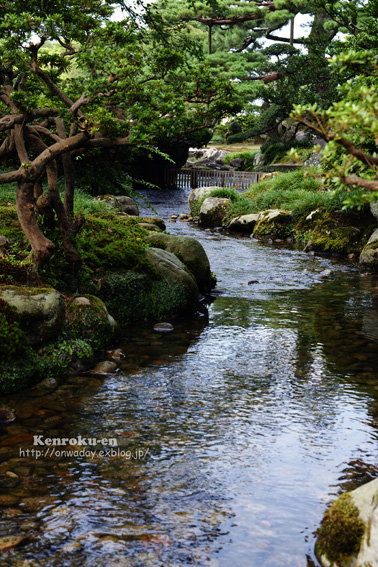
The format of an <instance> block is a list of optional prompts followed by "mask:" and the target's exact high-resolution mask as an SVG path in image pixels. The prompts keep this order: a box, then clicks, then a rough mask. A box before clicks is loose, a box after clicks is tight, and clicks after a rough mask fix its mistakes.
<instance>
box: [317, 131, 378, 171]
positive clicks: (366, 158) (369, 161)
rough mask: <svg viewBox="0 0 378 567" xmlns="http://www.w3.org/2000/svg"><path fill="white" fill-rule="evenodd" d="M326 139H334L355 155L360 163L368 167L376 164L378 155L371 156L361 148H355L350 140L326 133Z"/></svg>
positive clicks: (377, 163)
mask: <svg viewBox="0 0 378 567" xmlns="http://www.w3.org/2000/svg"><path fill="white" fill-rule="evenodd" d="M328 139H329V140H333V139H334V140H335V142H337V143H338V144H340V145H341V146H343V147H344V148H345V149H346V151H347V152H348V153H349V154H351V155H352V156H354V157H356V158H357V159H358V160H359V161H362V163H364V164H365V165H368V166H369V167H371V166H372V165H373V164H374V165H378V157H372V156H370V155H369V154H367V153H365V152H364V151H363V150H360V149H358V148H356V146H354V145H353V144H352V142H350V141H349V140H347V139H346V138H336V135H335V134H328Z"/></svg>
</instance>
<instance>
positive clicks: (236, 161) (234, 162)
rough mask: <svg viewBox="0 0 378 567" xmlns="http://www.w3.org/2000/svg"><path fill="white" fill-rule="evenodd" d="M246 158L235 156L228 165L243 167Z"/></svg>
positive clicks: (237, 167)
mask: <svg viewBox="0 0 378 567" xmlns="http://www.w3.org/2000/svg"><path fill="white" fill-rule="evenodd" d="M243 163H244V160H243V158H234V159H232V160H231V161H230V162H229V164H228V165H230V166H231V167H234V168H235V169H241V168H242V167H243Z"/></svg>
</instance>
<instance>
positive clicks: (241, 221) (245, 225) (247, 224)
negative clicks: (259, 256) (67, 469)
mask: <svg viewBox="0 0 378 567" xmlns="http://www.w3.org/2000/svg"><path fill="white" fill-rule="evenodd" d="M259 220H260V213H256V214H250V215H241V216H240V217H235V218H234V219H232V221H231V222H230V224H229V225H228V227H227V228H229V229H230V230H235V231H236V232H247V233H249V234H251V233H252V232H253V229H254V228H255V225H256V223H257V222H258V221H259Z"/></svg>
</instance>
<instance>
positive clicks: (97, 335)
mask: <svg viewBox="0 0 378 567" xmlns="http://www.w3.org/2000/svg"><path fill="white" fill-rule="evenodd" d="M115 329H116V322H115V320H114V319H113V317H111V316H110V315H109V313H108V310H107V308H106V305H105V304H104V302H103V301H102V300H101V299H99V298H98V297H96V296H94V295H89V294H88V295H80V296H77V297H73V298H72V299H71V301H70V302H69V304H68V305H67V308H66V321H65V333H66V335H67V336H68V337H69V338H72V339H78V338H80V339H83V340H85V341H86V342H88V344H89V345H90V346H91V347H92V348H93V349H94V350H102V349H104V348H105V347H106V346H107V345H109V344H110V342H111V340H112V337H113V336H114V333H115Z"/></svg>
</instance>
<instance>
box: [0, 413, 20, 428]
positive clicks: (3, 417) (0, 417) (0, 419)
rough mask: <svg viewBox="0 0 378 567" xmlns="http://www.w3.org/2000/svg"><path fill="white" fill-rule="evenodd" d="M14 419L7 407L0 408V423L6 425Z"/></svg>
mask: <svg viewBox="0 0 378 567" xmlns="http://www.w3.org/2000/svg"><path fill="white" fill-rule="evenodd" d="M15 419H16V416H15V415H14V413H13V412H11V411H10V410H7V409H0V425H8V424H9V423H12V422H13V421H14V420H15Z"/></svg>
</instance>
